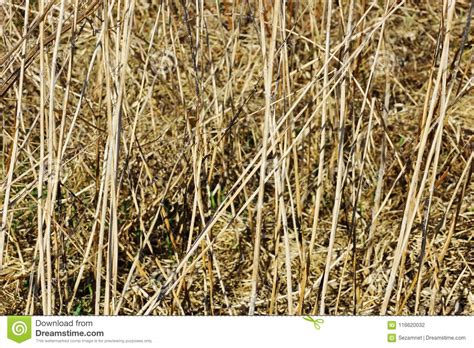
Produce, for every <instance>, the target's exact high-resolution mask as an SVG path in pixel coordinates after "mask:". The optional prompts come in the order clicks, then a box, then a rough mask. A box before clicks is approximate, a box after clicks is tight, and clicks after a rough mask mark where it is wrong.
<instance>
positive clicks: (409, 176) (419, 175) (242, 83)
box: [0, 0, 474, 315]
mask: <svg viewBox="0 0 474 348" xmlns="http://www.w3.org/2000/svg"><path fill="white" fill-rule="evenodd" d="M473 4H474V2H472V1H468V0H458V1H454V0H445V1H408V0H407V1H399V0H397V1H394V0H385V1H382V0H378V1H371V0H365V1H355V0H347V1H331V0H326V1H322V0H317V1H303V0H301V1H298V0H274V1H270V0H266V1H234V2H231V1H222V0H216V1H204V0H196V1H190V0H179V1H178V0H176V1H171V0H163V1H158V0H154V1H152V0H111V1H106V0H104V1H102V0H88V1H78V0H1V1H0V34H1V35H0V71H1V76H0V112H1V122H2V132H1V141H2V144H1V146H2V148H1V153H0V161H1V164H0V174H1V175H0V185H1V189H0V192H1V194H0V198H1V200H0V212H1V230H0V314H12V313H23V314H33V313H34V314H153V315H158V314H188V315H189V314H208V315H235V314H314V313H318V314H319V313H320V314H332V315H338V314H361V315H364V314H393V315H395V314H397V315H400V314H437V315H452V314H464V315H466V314H473V312H474V297H473V294H472V284H473V280H472V276H473V266H474V251H473V241H472V239H473V230H474V227H473V226H474V209H473V207H474V192H473V188H474V187H473V183H472V171H473V139H474V138H473V136H474V116H473V115H474V95H473V93H472V90H473V86H474V78H473V72H474V67H473V64H472V63H473V36H472V32H471V31H472V27H473V24H472V23H473V22H472V21H471V17H472V12H473Z"/></svg>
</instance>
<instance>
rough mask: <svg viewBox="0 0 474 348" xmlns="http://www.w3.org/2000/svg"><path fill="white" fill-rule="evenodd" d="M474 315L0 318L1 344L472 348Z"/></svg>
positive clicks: (207, 347) (51, 345)
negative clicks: (435, 347)
mask: <svg viewBox="0 0 474 348" xmlns="http://www.w3.org/2000/svg"><path fill="white" fill-rule="evenodd" d="M473 327H474V320H473V317H380V316H372V317H351V316H347V317H328V316H326V317H324V316H323V317H321V316H318V317H316V316H313V317H278V316H275V317H246V316H241V317H191V316H187V317H136V316H135V317H86V316H77V317H56V316H51V317H42V316H38V317H36V316H34V317H25V316H17V317H1V318H0V347H18V344H21V347H33V346H35V347H36V346H42V347H63V346H71V347H79V346H80V347H91V348H92V347H102V348H103V347H104V346H109V347H115V346H117V345H126V346H127V347H166V348H171V347H193V348H195V347H206V348H212V347H219V348H222V347H239V348H241V347H247V346H249V347H258V346H261V347H272V348H273V347H285V348H288V347H305V348H307V347H321V346H322V345H324V344H327V345H331V347H344V346H346V345H347V346H349V345H350V346H351V347H352V346H355V347H362V346H363V347H384V346H388V347H397V346H413V347H414V346H416V347H433V346H439V347H473V346H474V340H473V336H474V334H473V332H472V329H473Z"/></svg>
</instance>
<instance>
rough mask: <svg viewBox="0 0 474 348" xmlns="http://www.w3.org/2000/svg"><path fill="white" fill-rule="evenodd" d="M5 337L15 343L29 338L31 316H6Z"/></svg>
mask: <svg viewBox="0 0 474 348" xmlns="http://www.w3.org/2000/svg"><path fill="white" fill-rule="evenodd" d="M7 328H8V329H7V337H8V339H10V340H12V341H15V342H17V343H22V342H25V341H27V340H29V339H30V338H31V317H25V316H14V317H8V318H7Z"/></svg>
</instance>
